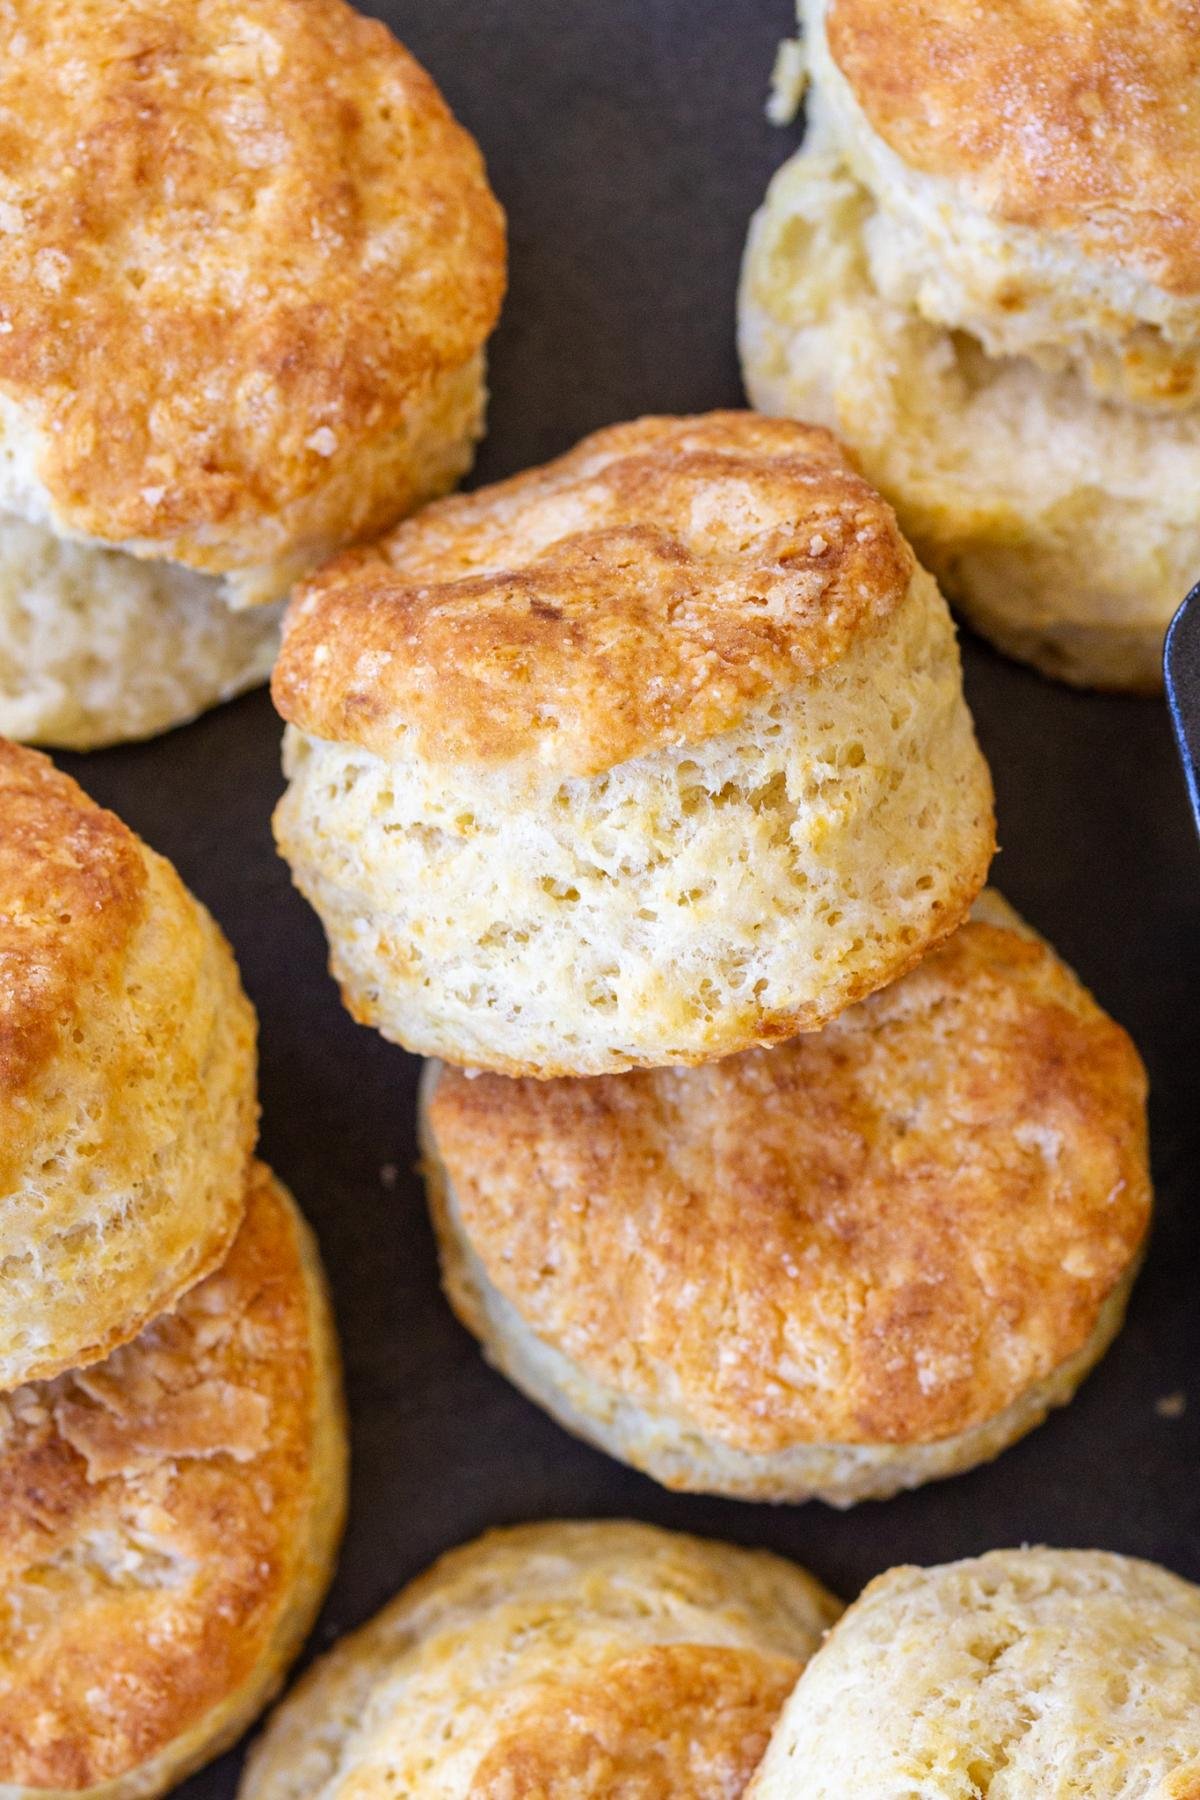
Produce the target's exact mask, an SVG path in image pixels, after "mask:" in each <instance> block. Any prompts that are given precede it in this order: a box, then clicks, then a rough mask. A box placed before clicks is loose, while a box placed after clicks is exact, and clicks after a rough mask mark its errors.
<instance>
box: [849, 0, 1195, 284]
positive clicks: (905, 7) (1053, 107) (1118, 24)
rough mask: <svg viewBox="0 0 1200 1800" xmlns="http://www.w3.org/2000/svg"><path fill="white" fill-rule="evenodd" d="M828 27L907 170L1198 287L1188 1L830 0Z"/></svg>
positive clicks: (1150, 272)
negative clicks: (960, 184)
mask: <svg viewBox="0 0 1200 1800" xmlns="http://www.w3.org/2000/svg"><path fill="white" fill-rule="evenodd" d="M827 32H828V38H829V46H830V49H831V51H832V53H833V57H834V60H835V62H836V63H837V64H838V67H839V68H840V69H841V70H842V72H843V73H844V74H845V76H846V77H847V79H848V81H849V82H850V85H851V87H852V88H853V90H854V93H855V96H856V98H857V100H858V102H859V105H860V106H861V107H862V109H863V111H864V113H865V114H866V117H867V119H868V120H869V122H870V124H871V126H872V128H873V129H874V130H875V131H876V132H877V133H878V134H879V136H880V137H881V138H882V139H883V140H884V142H885V143H886V144H888V145H889V147H890V148H891V149H892V150H894V151H895V152H896V153H897V155H899V156H900V157H902V158H903V159H904V161H905V162H906V163H908V164H909V165H910V166H911V167H913V168H916V169H919V170H920V171H922V172H923V173H925V174H929V175H935V176H943V177H948V178H950V179H954V180H965V181H968V182H969V183H970V185H971V191H972V195H973V197H974V198H976V199H977V200H978V201H979V202H980V203H981V204H982V205H983V206H985V207H986V208H987V210H988V211H989V212H991V213H993V214H994V215H995V216H997V217H999V218H1002V219H1005V220H1007V221H1009V222H1010V223H1011V224H1014V225H1027V226H1031V227H1032V228H1034V229H1035V230H1042V231H1054V232H1064V233H1068V234H1070V235H1071V236H1072V237H1074V238H1075V239H1076V240H1077V241H1078V243H1079V244H1080V246H1081V248H1082V249H1083V250H1084V251H1085V252H1086V253H1087V254H1089V255H1093V256H1096V257H1102V258H1105V259H1107V260H1109V261H1111V262H1114V263H1116V264H1118V265H1120V266H1122V267H1125V268H1130V269H1135V270H1137V271H1138V272H1139V273H1140V274H1142V275H1144V276H1145V277H1146V278H1147V279H1149V280H1151V281H1153V282H1155V283H1157V284H1158V285H1159V286H1160V287H1162V288H1164V289H1166V290H1167V292H1169V293H1173V294H1179V295H1187V294H1195V293H1196V292H1197V291H1200V201H1198V199H1197V196H1198V195H1200V31H1198V30H1197V21H1196V9H1195V6H1194V4H1193V3H1192V0H1090V3H1089V4H1087V5H1080V4H1078V0H1036V4H1025V5H1014V4H1013V3H1012V0H890V3H889V4H887V5H880V4H879V3H878V0H830V6H829V11H828V16H827Z"/></svg>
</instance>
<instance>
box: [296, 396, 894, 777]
mask: <svg viewBox="0 0 1200 1800" xmlns="http://www.w3.org/2000/svg"><path fill="white" fill-rule="evenodd" d="M914 567H915V565H914V561H913V557H912V553H911V551H910V550H909V548H908V546H907V544H906V543H905V541H904V539H903V538H902V537H901V535H900V531H899V527H898V526H897V524H896V520H895V516H894V514H893V513H892V510H891V508H890V507H889V506H888V505H887V504H886V503H885V502H884V501H883V500H881V499H880V498H879V496H878V495H877V494H876V493H875V492H874V490H873V489H872V488H870V487H868V486H867V484H866V483H865V482H864V481H863V480H862V479H861V477H860V476H858V475H857V474H855V472H854V470H853V469H852V468H851V466H850V464H849V463H848V462H847V460H846V458H845V456H844V454H843V452H842V450H841V449H840V447H839V446H838V444H837V442H836V440H835V439H834V438H832V437H831V436H830V435H829V433H828V432H825V431H821V430H818V429H816V428H814V427H810V426H804V425H797V424H794V423H792V422H791V421H789V420H782V419H767V418H761V417H758V416H757V415H755V414H753V413H737V412H725V413H711V414H708V415H705V416H702V417H698V418H678V419H676V418H646V419H639V420H636V421H635V422H633V423H631V424H626V425H617V426H614V427H612V428H610V429H608V430H605V431H599V432H596V433H595V434H594V435H593V436H591V437H589V438H585V439H584V440H583V442H582V443H580V444H579V445H577V446H576V448H575V449H574V450H572V451H570V452H569V453H568V454H567V455H566V456H563V457H560V458H559V459H558V460H557V461H556V462H552V463H548V464H546V465H545V467H543V468H540V469H533V470H530V471H528V472H526V473H525V474H522V475H518V476H516V477H514V478H513V479H512V480H510V481H504V482H500V483H499V484H497V485H496V486H494V487H489V488H484V489H482V490H480V491H478V492H476V493H473V494H467V495H459V496H455V497H452V498H450V499H448V500H442V501H437V502H435V503H434V504H433V505H432V506H430V507H427V508H426V509H425V510H424V511H423V512H422V513H420V514H419V515H418V516H417V517H416V518H414V519H412V520H410V521H408V522H407V523H406V524H403V525H401V526H400V527H398V529H397V530H396V531H394V532H393V533H392V534H391V535H390V536H389V537H387V538H385V539H384V540H383V541H382V543H380V544H379V545H378V546H376V547H375V548H374V549H372V550H369V551H361V552H351V553H349V554H348V555H346V556H345V557H342V558H340V559H338V560H337V561H335V562H333V563H332V564H330V565H329V567H328V568H327V569H326V570H325V571H323V572H322V574H320V575H319V576H317V577H316V578H315V579H314V580H313V581H312V582H311V583H310V584H309V585H308V586H307V588H305V589H302V590H301V592H300V594H299V596H298V598H297V600H296V601H295V602H294V603H293V605H292V608H291V610H290V613H289V616H288V622H287V631H286V636H285V640H284V647H283V653H282V655H281V658H280V661H279V663H278V665H277V668H276V673H275V678H274V683H273V692H274V695H275V701H276V704H277V706H278V707H279V710H280V712H281V713H282V714H283V716H284V717H285V718H286V719H289V720H291V721H293V722H294V723H295V724H297V725H299V726H301V727H302V728H303V729H304V730H305V731H308V732H311V733H312V734H314V735H315V736H317V737H323V738H327V739H332V740H335V741H340V742H350V743H356V744H361V745H363V746H364V747H366V748H367V749H369V750H373V751H375V752H376V753H377V754H378V755H380V756H384V757H387V756H391V755H396V754H397V753H398V752H400V751H401V750H402V749H403V747H404V743H405V740H406V739H408V740H410V741H411V743H412V745H413V746H414V747H415V748H416V749H417V751H418V752H419V753H420V754H421V755H423V756H425V757H427V758H429V759H433V760H438V761H443V762H447V763H460V762H466V763H482V764H503V763H511V762H514V761H516V760H519V759H529V760H532V761H534V762H535V763H536V764H538V765H539V766H540V767H542V768H545V769H549V770H554V771H556V772H560V773H562V774H564V775H589V774H595V773H597V772H599V771H600V770H603V769H606V768H611V767H613V766H615V765H616V764H618V763H621V762H624V761H627V760H628V759H629V758H631V757H635V756H639V755H643V754H645V753H647V752H649V751H653V750H655V749H659V748H662V747H665V746H667V745H680V744H688V743H697V742H700V741H703V740H704V739H706V738H708V737H711V736H713V735H715V734H716V733H718V732H721V731H724V730H728V729H730V728H732V727H733V726H735V725H736V724H738V722H739V721H740V719H741V718H742V716H743V715H744V714H745V712H746V711H747V710H748V709H749V708H750V707H752V706H753V705H754V704H755V703H756V702H759V701H763V700H766V699H768V698H769V697H770V696H771V695H773V694H775V693H778V692H780V691H782V690H786V689H789V688H793V687H795V686H797V685H799V684H800V683H804V682H809V681H812V680H815V679H816V678H818V677H819V676H820V674H821V672H822V670H824V669H826V668H827V667H829V666H830V665H831V664H833V663H835V662H837V660H838V659H839V658H840V657H841V656H842V655H844V653H845V652H846V650H847V648H848V647H849V645H850V644H851V643H852V642H854V641H855V640H856V639H858V638H860V637H861V636H862V635H863V634H865V633H870V632H871V631H873V630H875V629H877V628H879V627H880V626H881V625H882V624H883V623H884V622H885V621H886V620H887V619H888V618H889V616H890V615H891V614H892V613H893V612H894V610H895V609H896V608H897V606H898V605H899V604H900V602H901V601H902V600H903V598H904V596H905V594H906V592H907V591H908V586H909V582H910V579H911V577H912V573H913V570H914Z"/></svg>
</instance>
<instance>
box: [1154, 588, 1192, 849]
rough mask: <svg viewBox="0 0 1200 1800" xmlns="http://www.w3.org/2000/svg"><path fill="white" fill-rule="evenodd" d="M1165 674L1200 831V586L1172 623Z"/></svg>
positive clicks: (1177, 736)
mask: <svg viewBox="0 0 1200 1800" xmlns="http://www.w3.org/2000/svg"><path fill="white" fill-rule="evenodd" d="M1163 673H1164V674H1165V676H1166V683H1167V707H1168V710H1169V712H1170V715H1171V726H1172V729H1173V730H1174V733H1175V747H1176V749H1177V750H1178V751H1179V761H1180V764H1181V765H1182V768H1183V778H1184V781H1185V782H1186V783H1187V791H1188V799H1189V800H1190V801H1191V803H1192V817H1193V818H1194V819H1195V821H1196V829H1197V831H1200V584H1197V586H1196V587H1194V588H1193V589H1192V591H1191V593H1190V594H1189V595H1188V596H1187V599H1186V600H1185V601H1184V602H1183V605H1182V606H1181V607H1180V608H1179V611H1178V612H1177V613H1176V614H1175V617H1174V618H1173V619H1172V620H1171V627H1170V630H1169V631H1168V632H1167V641H1166V645H1165V646H1164V649H1163Z"/></svg>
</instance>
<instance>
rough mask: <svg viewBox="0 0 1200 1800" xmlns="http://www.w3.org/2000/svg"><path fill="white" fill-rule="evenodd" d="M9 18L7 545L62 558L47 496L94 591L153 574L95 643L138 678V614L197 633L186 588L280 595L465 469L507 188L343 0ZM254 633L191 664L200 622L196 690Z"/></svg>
mask: <svg viewBox="0 0 1200 1800" xmlns="http://www.w3.org/2000/svg"><path fill="white" fill-rule="evenodd" d="M0 33H2V35H3V39H4V42H3V52H4V53H3V55H2V56H0V117H2V118H3V120H4V133H5V136H4V157H3V173H2V175H0V562H2V563H3V564H5V565H8V566H9V567H11V568H12V569H14V570H19V568H20V567H21V564H22V560H23V559H25V558H27V557H28V555H29V554H30V549H29V543H28V533H20V532H14V533H13V535H12V538H11V541H8V539H7V533H8V527H9V524H10V522H11V521H20V522H23V523H24V525H25V526H26V527H37V528H40V530H41V531H43V532H45V533H47V534H48V535H49V536H50V537H51V538H53V539H66V540H69V541H71V542H72V543H74V544H75V545H76V547H77V554H76V556H75V559H74V563H75V568H74V571H73V573H72V577H71V590H73V589H74V588H75V587H77V586H78V584H80V583H83V584H85V585H86V583H87V581H88V579H89V570H91V571H94V572H95V578H96V580H97V581H98V582H99V584H100V586H101V588H102V589H104V588H106V587H111V586H116V587H119V585H120V581H121V576H122V574H123V573H125V574H127V575H128V578H129V581H130V586H131V592H130V594H129V596H128V597H127V599H126V601H125V604H124V608H123V609H121V608H119V607H114V605H113V604H112V602H111V601H109V602H108V603H107V604H106V603H105V601H104V596H103V594H102V595H101V597H100V603H99V604H98V607H97V615H96V618H95V620H94V630H93V632H92V634H91V637H90V640H88V642H87V645H86V649H87V651H88V652H89V653H90V655H91V657H92V658H93V660H94V661H95V663H97V664H98V665H102V667H103V669H104V670H105V671H107V673H108V677H109V679H110V680H111V681H112V682H114V683H115V682H116V681H117V680H119V679H121V678H122V677H125V676H130V675H131V673H132V672H131V671H129V670H127V669H126V668H125V667H124V662H123V657H124V654H125V644H126V640H125V636H124V634H123V632H122V631H121V628H120V625H121V621H120V618H119V617H117V618H115V617H114V614H115V613H120V612H121V611H122V610H124V611H125V612H128V611H130V610H136V611H139V612H146V611H147V609H149V612H150V613H151V614H153V613H154V612H156V611H161V612H163V613H164V614H165V615H166V616H165V617H164V618H163V619H161V620H160V621H159V623H158V626H157V629H158V632H159V634H160V635H162V636H164V637H165V636H166V634H167V632H168V629H169V623H170V613H171V611H172V609H173V607H174V606H175V605H178V604H179V603H180V600H181V598H182V597H183V596H185V595H186V596H187V598H188V600H189V603H190V602H191V600H192V599H193V598H194V600H195V603H196V604H197V606H198V607H200V608H201V609H202V610H205V611H207V612H209V613H210V614H211V613H212V612H213V610H214V609H215V608H216V607H217V606H219V604H220V603H221V602H222V601H225V600H228V601H230V602H232V603H234V604H237V605H241V604H245V603H248V602H252V601H264V600H271V599H278V598H280V597H282V595H283V594H284V593H285V592H286V591H287V589H288V587H289V586H290V584H291V582H292V581H293V580H294V578H295V577H296V576H297V575H298V574H299V573H300V572H302V571H303V570H305V569H309V568H311V567H313V566H314V565H315V564H316V563H318V562H320V561H321V560H323V559H324V558H325V557H327V556H328V555H329V554H330V553H331V552H332V551H333V550H334V549H336V548H338V547H339V546H340V545H343V544H345V543H348V542H351V541H353V540H354V539H356V538H359V537H362V536H370V535H373V534H374V533H377V532H378V531H380V530H382V529H383V528H384V527H385V526H387V525H389V524H391V523H393V522H394V521H395V520H396V519H397V518H400V517H402V516H403V514H404V513H406V512H408V511H409V510H411V509H412V508H413V507H414V506H417V505H419V504H420V503H421V502H422V501H424V500H426V499H428V498H429V497H430V495H432V494H436V493H441V492H444V491H445V489H446V488H448V487H451V486H452V485H453V484H454V482H455V481H456V480H457V479H458V478H459V476H460V475H461V474H462V473H463V471H464V470H465V469H466V468H467V467H468V465H469V463H470V460H471V455H472V451H473V446H474V443H475V441H476V439H477V438H478V436H479V434H480V432H481V430H482V421H483V407H484V383H483V345H484V341H485V339H486V338H487V336H488V334H489V332H490V331H491V329H492V327H493V326H494V324H495V322H496V317H497V314H498V311H499V306H500V301H501V298H502V294H503V288H504V275H505V243H504V221H503V215H502V213H501V211H500V208H499V207H498V205H497V203H496V201H495V199H494V197H493V195H492V193H491V191H490V189H489V187H488V184H487V179H486V175H485V172H484V168H483V163H482V159H481V157H480V155H479V151H478V149H477V147H476V145H475V143H474V141H473V140H472V139H471V138H470V136H469V135H468V134H467V133H466V132H465V131H464V130H463V129H462V128H461V127H460V126H459V125H458V124H457V123H456V121H455V120H454V118H453V117H452V115H451V113H450V111H449V109H448V108H447V106H446V104H445V102H444V101H443V99H442V97H441V95H440V94H439V92H438V90H437V88H436V87H435V86H434V84H433V82H432V81H431V80H430V78H429V77H428V75H426V74H425V72H424V70H422V69H421V68H420V67H419V66H418V65H417V64H416V63H415V62H414V61H413V59H412V58H411V57H410V56H409V55H408V53H407V52H406V51H405V50H404V49H403V48H402V47H401V46H400V45H399V44H398V43H396V41H395V40H394V39H393V38H392V37H391V35H390V34H389V32H388V31H387V30H386V29H385V27H384V26H383V25H381V24H379V23H378V22H376V21H374V20H368V19H365V18H363V17H361V16H360V15H359V14H358V13H356V12H355V11H354V10H353V9H352V8H351V7H350V6H348V5H345V4H344V3H343V0H305V4H303V5H297V4H294V0H209V3H208V4H206V5H204V6H202V7H195V6H191V5H185V4H182V3H181V0H143V3H142V4H140V5H138V6H137V7H133V8H131V7H114V6H110V5H108V4H106V0H83V3H81V4H80V3H76V0H26V3H25V4H23V5H22V6H21V7H20V9H19V15H18V16H16V17H14V18H13V19H11V20H10V21H9V22H8V24H7V25H6V26H3V27H0ZM64 45H67V46H69V50H68V51H64ZM97 547H104V548H107V550H108V551H109V552H110V553H112V552H120V553H121V556H119V557H114V556H113V555H111V554H110V556H109V557H108V558H107V559H105V558H103V557H101V556H99V555H98V554H97ZM35 548H36V547H35ZM89 550H90V552H91V556H90V558H89V555H88V551H89ZM129 558H134V559H139V560H144V561H148V562H150V563H151V565H152V566H155V565H157V566H159V567H160V569H161V574H162V579H161V583H160V585H161V588H162V592H161V594H158V593H156V591H155V585H154V584H153V583H147V582H146V581H145V580H144V579H142V578H141V577H140V574H139V571H138V570H137V569H136V568H135V567H133V566H130V565H129V564H128V559H129ZM123 559H124V560H123ZM189 574H190V577H191V579H190V580H189V579H184V577H186V576H188V575H189ZM41 603H42V608H43V610H45V608H46V607H48V606H50V605H51V604H53V603H54V588H53V585H51V586H49V587H46V586H44V587H43V591H42V596H41ZM57 604H58V605H60V606H61V607H62V608H63V610H64V615H65V618H66V620H67V623H68V625H70V624H71V623H72V622H73V609H72V606H71V602H70V597H69V592H68V594H66V595H63V596H62V597H61V598H60V599H59V600H58V602H57ZM151 629H152V630H153V629H155V627H154V626H151ZM216 629H217V628H216V625H215V624H213V623H210V626H209V632H210V636H211V635H212V634H215V632H216ZM260 630H261V627H260ZM248 634H249V628H247V627H242V628H240V631H239V630H238V629H236V628H235V627H233V626H229V627H227V639H228V642H227V645H226V647H225V648H224V650H222V649H221V648H220V647H218V646H216V645H215V641H214V644H213V645H210V652H209V653H210V655H211V656H212V658H213V661H214V663H215V665H216V666H214V667H210V668H207V669H203V670H195V669H193V670H191V673H190V675H189V673H188V669H189V652H190V651H191V650H194V649H195V647H196V646H195V644H194V643H189V642H188V641H187V638H186V634H185V635H184V637H183V638H182V639H181V642H180V643H179V644H178V645H177V646H176V647H175V649H174V651H173V653H172V655H171V668H172V670H173V671H174V672H176V679H177V680H178V682H179V684H180V686H181V687H182V689H183V690H184V691H182V692H181V693H180V694H179V695H178V696H177V697H176V698H175V699H174V700H173V701H172V703H171V707H170V709H169V710H170V711H171V713H172V714H173V717H175V718H179V717H183V716H186V715H187V713H188V712H189V711H194V710H195V709H196V707H197V706H198V705H201V704H208V703H210V702H211V701H212V700H214V699H216V698H218V697H220V695H221V694H223V693H224V692H226V691H227V690H228V689H229V687H230V686H231V685H234V684H235V682H236V680H237V679H241V680H243V681H249V680H250V679H251V678H253V677H255V676H257V674H258V672H259V664H258V663H257V662H256V663H255V664H254V665H253V667H252V668H251V667H249V666H247V665H246V663H245V662H244V661H243V662H242V664H241V665H240V667H238V668H236V669H234V670H233V671H231V670H230V669H229V666H228V665H229V664H230V663H231V662H236V661H237V647H238V646H239V645H241V644H243V643H244V641H245V640H246V638H247V636H248ZM4 635H8V634H7V633H6V634H4ZM2 642H3V639H2V637H0V643H2ZM9 648H10V651H11V653H12V654H14V655H16V654H18V652H19V648H20V634H19V632H18V633H16V642H15V643H14V644H12V645H10V646H9ZM82 651H83V647H82V646H81V655H82ZM44 668H45V664H44V660H43V661H39V660H38V658H37V657H36V655H35V656H34V657H33V660H32V661H31V664H30V676H31V679H32V680H33V681H35V682H36V680H37V679H38V677H40V676H42V675H43V673H44ZM75 679H76V680H78V681H80V682H81V683H84V684H85V685H86V682H87V679H88V671H87V669H86V667H84V666H81V668H80V670H79V673H78V674H77V676H76V677H75ZM165 705H166V701H165V697H162V696H160V699H159V702H158V707H159V710H160V711H162V710H163V708H164V706H165ZM145 710H146V707H145V703H144V701H143V699H142V693H141V689H140V686H139V683H138V681H137V679H136V674H134V675H133V695H132V699H131V714H132V717H131V720H130V724H129V728H128V732H127V733H122V730H121V724H120V719H119V717H114V718H112V719H110V720H109V722H107V723H106V724H104V725H103V726H102V727H101V728H100V730H99V735H98V736H97V737H96V738H95V739H94V740H93V741H102V739H103V738H104V737H108V736H115V735H118V734H122V735H126V734H127V735H136V733H137V732H138V731H139V730H145V729H147V726H146V724H145V720H144V718H143V717H142V716H141V715H143V714H144V712H145ZM68 729H70V727H68ZM58 730H59V727H58V724H57V722H56V713H55V710H54V708H53V707H48V708H47V709H46V710H45V712H44V713H36V714H35V718H34V722H33V732H32V735H37V736H39V737H41V738H44V739H49V740H53V741H59V740H58V738H57V735H56V734H57V732H58ZM75 732H76V735H74V736H72V737H71V738H70V741H71V742H73V743H75V742H79V741H80V739H79V736H78V727H76V728H75Z"/></svg>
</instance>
